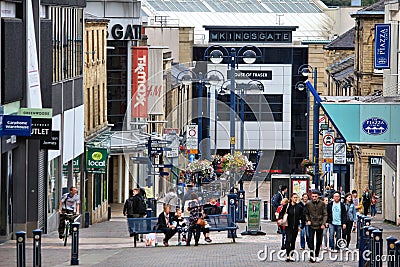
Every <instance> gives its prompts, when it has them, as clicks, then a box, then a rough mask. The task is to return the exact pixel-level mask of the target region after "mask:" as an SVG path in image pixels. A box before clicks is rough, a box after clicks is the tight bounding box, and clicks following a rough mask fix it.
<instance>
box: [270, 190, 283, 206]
mask: <svg viewBox="0 0 400 267" xmlns="http://www.w3.org/2000/svg"><path fill="white" fill-rule="evenodd" d="M281 201H282V199H281V194H280V193H279V192H278V193H276V194H275V195H274V196H273V197H272V199H271V204H272V206H273V207H275V208H277V207H279V205H281V203H280V202H281Z"/></svg>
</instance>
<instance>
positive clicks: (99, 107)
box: [83, 14, 109, 224]
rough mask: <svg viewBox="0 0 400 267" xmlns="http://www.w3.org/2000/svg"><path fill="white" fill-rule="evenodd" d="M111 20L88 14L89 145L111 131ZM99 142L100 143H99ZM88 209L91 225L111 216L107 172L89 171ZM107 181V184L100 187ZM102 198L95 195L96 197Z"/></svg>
mask: <svg viewBox="0 0 400 267" xmlns="http://www.w3.org/2000/svg"><path fill="white" fill-rule="evenodd" d="M108 22H109V20H107V19H103V18H97V17H95V16H92V15H90V14H85V34H84V55H83V58H84V74H85V75H84V103H85V104H84V105H85V143H86V148H87V149H88V148H90V147H92V146H102V147H104V144H103V143H101V142H98V141H99V140H97V138H98V136H99V135H101V134H103V133H104V132H106V131H108V123H107V39H106V36H107V25H108ZM96 143H97V144H96ZM86 179H87V183H86V186H85V191H87V192H85V193H86V196H85V200H86V203H85V212H87V213H89V218H90V224H93V223H97V222H102V221H105V220H107V218H108V209H107V207H108V199H107V197H106V196H107V191H106V190H105V188H108V175H107V173H101V174H100V173H90V172H87V177H86ZM97 184H99V185H104V184H106V185H107V186H106V187H103V186H98V185H97ZM99 195H100V196H101V197H96V196H99Z"/></svg>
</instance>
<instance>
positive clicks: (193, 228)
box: [186, 224, 210, 245]
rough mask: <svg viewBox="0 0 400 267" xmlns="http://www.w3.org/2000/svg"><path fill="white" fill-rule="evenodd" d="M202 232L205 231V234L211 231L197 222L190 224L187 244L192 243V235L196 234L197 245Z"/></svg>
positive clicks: (195, 242) (195, 241)
mask: <svg viewBox="0 0 400 267" xmlns="http://www.w3.org/2000/svg"><path fill="white" fill-rule="evenodd" d="M201 232H203V234H207V233H209V232H210V229H208V228H204V227H201V226H199V225H197V224H193V225H190V226H189V229H188V238H187V239H186V244H187V245H190V241H191V239H192V236H194V244H195V245H196V244H198V243H199V240H200V235H201Z"/></svg>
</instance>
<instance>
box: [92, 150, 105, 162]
mask: <svg viewBox="0 0 400 267" xmlns="http://www.w3.org/2000/svg"><path fill="white" fill-rule="evenodd" d="M102 158H103V154H101V152H98V151H96V152H93V154H92V159H94V160H101V159H102Z"/></svg>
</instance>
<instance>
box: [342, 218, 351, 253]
mask: <svg viewBox="0 0 400 267" xmlns="http://www.w3.org/2000/svg"><path fill="white" fill-rule="evenodd" d="M352 228H353V221H348V222H347V223H346V229H343V230H342V233H343V234H342V238H343V239H344V240H346V247H349V244H350V240H351V229H352Z"/></svg>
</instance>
